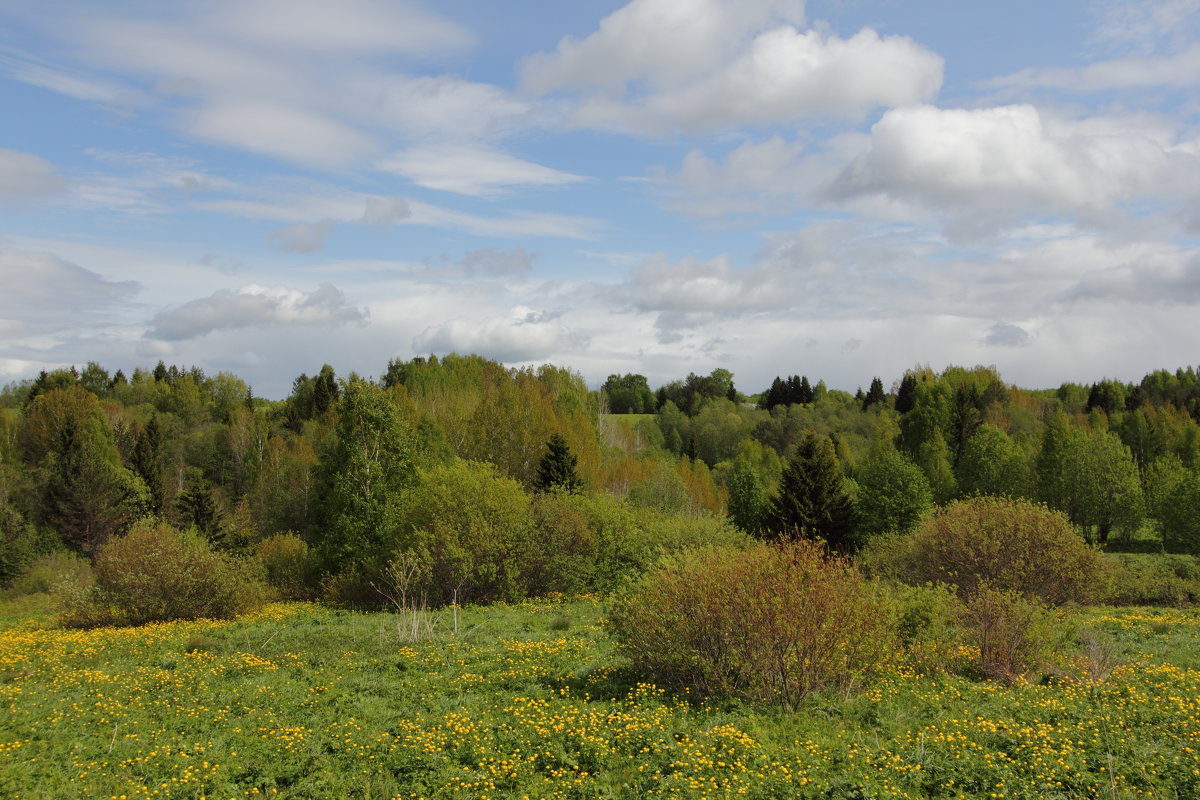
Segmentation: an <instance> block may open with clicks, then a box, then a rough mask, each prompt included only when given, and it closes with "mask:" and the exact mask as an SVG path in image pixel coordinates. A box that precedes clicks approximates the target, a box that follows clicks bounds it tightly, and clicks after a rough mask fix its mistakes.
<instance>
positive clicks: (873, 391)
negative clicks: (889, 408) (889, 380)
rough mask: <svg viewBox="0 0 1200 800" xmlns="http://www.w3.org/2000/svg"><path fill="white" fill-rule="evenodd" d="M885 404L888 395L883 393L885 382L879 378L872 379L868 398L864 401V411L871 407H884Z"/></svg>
mask: <svg viewBox="0 0 1200 800" xmlns="http://www.w3.org/2000/svg"><path fill="white" fill-rule="evenodd" d="M885 402H887V394H886V393H885V392H884V391H883V381H881V380H879V378H877V377H876V378H872V379H871V388H870V389H868V390H867V396H866V397H864V398H863V401H862V409H863V411H866V410H867V409H868V408H870V407H871V406H882V405H883V404H884V403H885Z"/></svg>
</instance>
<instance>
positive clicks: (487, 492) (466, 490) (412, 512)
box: [401, 460, 545, 604]
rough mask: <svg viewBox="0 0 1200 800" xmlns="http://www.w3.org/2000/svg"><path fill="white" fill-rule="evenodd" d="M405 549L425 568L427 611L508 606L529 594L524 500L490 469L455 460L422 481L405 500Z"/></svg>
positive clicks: (531, 556)
mask: <svg viewBox="0 0 1200 800" xmlns="http://www.w3.org/2000/svg"><path fill="white" fill-rule="evenodd" d="M405 506H406V511H407V517H408V525H409V526H410V530H411V534H410V541H411V544H410V545H409V546H408V547H403V548H401V549H402V550H403V551H411V552H414V553H416V554H418V555H419V556H421V557H422V558H423V559H426V560H427V565H428V573H427V574H428V575H429V584H428V587H427V591H428V599H429V602H430V603H433V604H442V603H449V602H451V601H452V600H454V599H457V600H458V602H459V603H462V602H464V601H467V602H473V603H482V602H491V601H495V600H501V601H510V600H517V599H520V598H522V597H525V596H526V595H527V594H528V592H529V589H530V585H531V577H532V572H533V565H534V562H535V561H536V560H538V559H540V558H542V557H544V555H545V554H539V553H537V552H535V540H534V533H533V517H532V515H531V513H530V497H529V495H527V494H526V493H525V490H524V489H522V488H521V484H519V483H518V482H517V481H515V480H513V479H511V478H506V477H504V476H503V475H501V474H500V473H499V472H498V471H497V470H496V468H495V467H493V466H492V465H490V464H484V463H480V462H475V461H462V460H455V461H453V462H451V463H449V464H445V465H442V466H437V467H434V468H433V469H431V470H429V471H428V472H425V473H423V474H422V475H421V478H420V483H419V485H418V486H417V487H416V488H415V489H414V490H413V491H412V492H411V493H410V495H409V496H408V498H407V500H406V504H405Z"/></svg>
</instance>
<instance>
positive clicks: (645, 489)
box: [625, 461, 697, 514]
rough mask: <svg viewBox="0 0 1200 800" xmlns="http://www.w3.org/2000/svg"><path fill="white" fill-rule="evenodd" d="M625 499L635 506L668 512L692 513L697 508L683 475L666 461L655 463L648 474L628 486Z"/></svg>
mask: <svg viewBox="0 0 1200 800" xmlns="http://www.w3.org/2000/svg"><path fill="white" fill-rule="evenodd" d="M625 499H626V500H627V501H628V502H629V504H630V505H632V506H634V507H636V508H650V509H655V510H656V511H662V512H664V513H668V514H692V513H695V512H696V510H697V508H696V503H695V501H694V500H693V498H692V496H691V494H690V493H689V492H688V488H687V484H685V483H684V482H683V477H682V476H681V475H680V474H679V471H678V470H676V469H675V468H674V465H672V464H671V463H670V462H668V461H661V462H659V463H657V464H656V465H655V466H654V470H653V471H652V472H651V473H650V475H648V476H647V477H646V478H644V479H643V480H641V481H639V482H638V483H637V484H635V485H634V486H632V487H630V489H629V494H628V495H627V496H626V498H625Z"/></svg>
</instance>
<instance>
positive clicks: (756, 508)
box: [729, 459, 768, 535]
mask: <svg viewBox="0 0 1200 800" xmlns="http://www.w3.org/2000/svg"><path fill="white" fill-rule="evenodd" d="M767 509H768V503H767V493H766V490H765V489H764V487H763V481H762V478H760V477H759V475H758V470H757V469H755V468H754V466H753V465H752V464H751V463H750V462H749V461H748V460H745V459H738V460H737V461H735V462H734V464H733V470H732V471H731V472H730V473H729V518H730V519H731V520H732V521H733V524H734V525H737V526H738V527H739V528H741V529H742V530H743V531H745V532H746V533H749V534H752V535H758V533H759V531H761V530H762V525H763V520H764V518H765V517H766V515H767Z"/></svg>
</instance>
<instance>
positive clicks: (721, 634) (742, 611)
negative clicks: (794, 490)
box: [608, 541, 894, 708]
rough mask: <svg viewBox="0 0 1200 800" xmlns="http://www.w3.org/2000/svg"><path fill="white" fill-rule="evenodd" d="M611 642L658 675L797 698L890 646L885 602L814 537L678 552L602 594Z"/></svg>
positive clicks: (849, 680)
mask: <svg viewBox="0 0 1200 800" xmlns="http://www.w3.org/2000/svg"><path fill="white" fill-rule="evenodd" d="M608 624H609V627H610V629H611V630H612V632H613V634H614V636H615V638H616V640H617V643H618V647H619V649H620V650H621V652H622V653H623V654H624V655H625V656H627V657H628V658H629V659H630V661H632V662H633V663H634V664H635V665H637V667H639V668H641V669H644V670H646V671H647V672H648V673H649V674H650V676H651V677H652V678H653V679H654V680H655V681H656V682H657V683H660V684H663V685H666V686H670V687H674V688H677V689H688V690H690V691H693V692H695V693H696V694H698V695H702V696H703V695H713V694H730V695H734V696H737V697H742V698H745V699H749V700H754V701H764V702H774V703H781V704H782V705H784V706H787V707H789V708H796V707H797V706H798V705H799V703H800V702H801V701H802V700H803V698H804V697H805V695H807V694H808V693H810V692H813V691H817V690H822V689H832V688H842V689H844V688H848V687H849V686H850V685H852V684H853V683H855V682H856V681H857V680H858V679H860V678H861V677H862V676H864V675H865V674H867V673H869V672H871V670H872V669H873V668H874V667H875V666H877V665H878V664H880V663H882V662H884V661H886V660H887V659H888V658H890V657H891V655H892V654H893V652H894V630H893V629H892V626H891V616H890V615H889V614H888V613H887V608H886V605H885V603H884V602H883V601H882V599H881V598H879V597H878V596H877V595H876V593H875V592H874V591H873V590H872V587H871V586H870V585H869V584H868V583H867V582H866V581H865V580H864V579H863V578H862V576H861V575H860V574H859V573H858V571H857V570H855V569H854V568H853V567H852V566H851V565H850V563H849V562H847V561H845V560H842V559H839V558H831V557H829V556H827V555H826V553H825V552H824V550H822V549H821V547H820V546H819V545H817V544H815V543H812V542H808V541H800V542H793V543H789V544H785V545H778V546H776V545H769V544H764V543H755V544H753V545H751V546H749V547H747V548H745V549H734V548H728V547H724V548H722V547H708V548H703V549H700V550H693V551H687V552H682V553H679V554H677V555H675V556H673V557H670V558H667V559H665V560H664V561H663V563H662V564H661V565H660V566H658V567H656V568H655V569H653V570H651V571H649V572H647V573H646V574H645V575H644V576H642V577H641V578H640V579H639V580H637V581H635V582H633V583H632V584H631V585H630V586H629V587H628V588H627V590H626V591H625V592H623V593H622V594H621V595H620V596H618V597H617V598H616V599H615V600H614V601H613V603H612V607H611V608H610V612H609V622H608Z"/></svg>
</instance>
